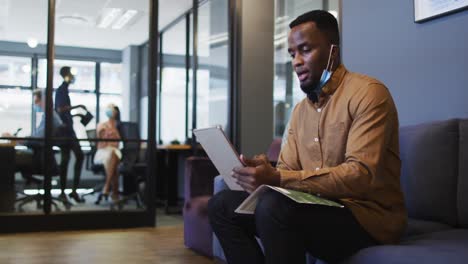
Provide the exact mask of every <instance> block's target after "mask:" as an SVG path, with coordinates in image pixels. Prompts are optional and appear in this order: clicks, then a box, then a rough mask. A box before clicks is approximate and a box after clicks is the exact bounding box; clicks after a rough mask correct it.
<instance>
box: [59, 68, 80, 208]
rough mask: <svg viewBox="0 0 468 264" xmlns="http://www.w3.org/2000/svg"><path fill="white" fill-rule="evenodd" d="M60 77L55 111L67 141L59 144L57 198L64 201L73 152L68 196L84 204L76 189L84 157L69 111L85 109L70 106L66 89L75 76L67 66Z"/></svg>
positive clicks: (61, 71)
mask: <svg viewBox="0 0 468 264" xmlns="http://www.w3.org/2000/svg"><path fill="white" fill-rule="evenodd" d="M60 75H61V76H62V78H63V83H62V84H61V85H60V87H59V88H58V89H57V91H56V93H55V110H56V111H57V113H58V114H59V115H60V118H61V119H62V122H63V124H64V126H65V128H64V129H63V133H62V135H61V136H62V137H64V138H67V139H68V140H67V141H64V142H60V150H61V154H62V155H61V156H62V158H61V160H60V185H61V186H60V187H61V189H62V192H61V194H60V196H59V197H60V198H63V199H66V195H65V189H66V186H67V171H68V163H69V162H70V151H73V153H74V154H75V166H74V177H73V189H72V192H71V193H70V194H69V196H70V198H72V199H74V200H75V201H76V202H78V203H82V202H84V199H82V198H81V197H80V196H79V195H78V193H77V192H76V189H77V188H78V185H79V183H80V177H81V169H82V166H83V159H84V156H83V151H82V150H81V146H80V143H79V141H78V139H77V137H76V134H75V131H74V130H73V117H72V115H71V113H70V111H71V110H73V109H75V108H79V107H81V108H83V109H85V110H86V107H85V106H83V105H76V106H72V105H71V102H70V95H69V92H68V87H69V86H70V84H71V83H74V81H75V76H74V75H73V74H72V73H71V68H70V67H68V66H64V67H62V68H61V69H60Z"/></svg>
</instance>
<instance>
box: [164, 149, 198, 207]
mask: <svg viewBox="0 0 468 264" xmlns="http://www.w3.org/2000/svg"><path fill="white" fill-rule="evenodd" d="M191 150H192V147H191V146H190V145H160V146H158V154H159V157H158V159H159V162H158V165H160V166H162V168H158V176H162V177H158V178H159V179H157V181H156V184H157V185H159V186H156V190H157V192H159V193H160V194H163V197H164V196H165V197H164V198H165V199H166V205H165V207H166V208H165V210H166V213H167V214H170V213H180V212H181V208H179V207H178V201H179V195H178V193H179V192H178V183H179V181H178V177H179V161H182V162H181V164H183V163H184V162H183V161H184V160H185V157H186V156H188V155H190V153H191ZM159 197H161V196H160V195H159Z"/></svg>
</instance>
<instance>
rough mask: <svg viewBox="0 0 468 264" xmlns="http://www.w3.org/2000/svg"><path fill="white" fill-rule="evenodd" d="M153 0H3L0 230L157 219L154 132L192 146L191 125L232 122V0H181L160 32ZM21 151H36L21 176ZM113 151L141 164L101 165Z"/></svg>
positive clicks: (169, 140)
mask: <svg viewBox="0 0 468 264" xmlns="http://www.w3.org/2000/svg"><path fill="white" fill-rule="evenodd" d="M158 2H159V1H157V0H140V1H94V0H85V1H78V2H76V1H72V0H60V1H56V0H18V1H9V6H8V8H5V9H3V10H4V11H2V12H5V13H7V14H6V16H7V17H8V20H9V21H8V26H6V27H0V33H1V34H0V95H1V96H0V120H1V121H2V129H3V130H4V131H1V132H2V133H3V134H2V137H1V139H0V152H1V153H0V155H1V156H2V159H1V162H0V169H2V171H3V172H4V175H2V179H1V180H2V182H1V184H0V193H1V195H0V196H1V199H0V232H5V231H9V232H11V231H39V230H41V231H42V230H60V229H86V228H113V227H131V226H151V225H154V224H155V212H156V210H155V206H156V203H155V201H156V200H155V197H156V193H155V192H157V190H158V188H157V187H156V181H155V179H156V177H157V175H156V172H157V170H156V168H155V166H156V165H155V164H158V162H157V160H156V147H157V144H156V143H157V142H158V143H159V144H160V145H168V144H169V145H170V144H177V143H181V144H183V143H186V144H187V146H189V145H190V142H191V137H192V133H191V129H193V128H196V127H206V126H214V125H221V126H223V128H225V129H226V131H229V129H228V126H229V124H230V122H231V121H230V120H229V118H228V116H229V114H228V106H229V100H231V99H230V98H229V96H228V95H229V94H230V92H229V89H230V83H229V80H230V78H229V67H228V66H229V63H230V60H229V48H230V47H229V45H228V43H229V37H228V27H229V23H228V20H229V15H228V14H231V13H232V12H229V4H228V3H229V1H228V0H221V1H220V0H217V1H214V0H212V1H196V0H194V1H189V0H187V1H181V2H180V3H182V2H184V4H185V7H184V8H186V9H185V10H187V11H186V12H185V13H183V12H182V13H183V14H182V15H181V16H180V17H179V18H176V19H174V18H171V20H170V21H173V22H170V23H166V24H165V25H164V28H163V29H161V30H160V31H158V30H157V28H158V17H157V12H158V8H159V4H158ZM193 3H195V7H193V5H192V4H193ZM165 15H167V14H165ZM20 18H21V19H22V21H16V20H15V19H20ZM0 23H2V21H0ZM13 25H14V26H13ZM0 26H1V24H0ZM159 40H161V41H159ZM158 46H161V47H160V49H159V50H158ZM159 60H161V64H160V65H159V62H158V61H159ZM158 66H159V67H158ZM156 77H158V80H156ZM36 89H39V90H37V91H38V92H36V93H39V95H40V96H41V99H42V101H40V100H38V99H37V98H36V96H34V94H35V92H34V91H35V90H36ZM157 104H158V105H157ZM194 106H195V107H194ZM117 109H118V110H119V112H120V114H119V115H117V114H116V113H117ZM156 122H157V127H156ZM114 125H115V130H114V129H113V128H114ZM41 130H42V131H44V132H41V133H42V134H41V133H36V132H37V131H41ZM31 135H33V136H34V137H33V138H30V137H29V136H31ZM116 135H118V136H116ZM156 139H158V141H156ZM26 140H28V141H31V142H33V141H34V142H37V143H39V144H38V146H39V151H36V150H35V149H33V147H32V146H29V145H27V144H24V143H25V142H26ZM107 147H110V148H107ZM162 147H164V146H162ZM103 149H111V151H107V150H105V151H100V152H101V154H98V152H99V150H103ZM21 150H24V151H25V152H29V153H30V154H31V153H33V155H36V154H34V153H38V155H39V156H32V157H33V161H34V162H35V163H34V165H33V167H32V169H29V171H27V173H25V176H23V175H22V173H20V172H18V171H19V170H18V169H17V167H16V165H15V163H16V162H17V156H18V152H19V151H21ZM116 150H119V151H116ZM35 151H36V152H35ZM158 153H160V151H159V150H158ZM20 155H21V154H20ZM158 155H159V154H158ZM116 157H117V158H118V159H117V161H119V162H118V163H119V164H123V166H127V165H128V164H130V165H132V164H133V165H135V164H134V163H138V164H137V165H138V166H129V167H122V166H115V164H114V167H112V168H113V169H109V168H111V167H110V165H109V164H110V163H106V164H107V166H103V164H104V162H106V161H108V160H111V158H112V159H115V158H116ZM127 159H128V160H127ZM114 161H115V160H114ZM28 162H29V161H28ZM158 172H159V170H158ZM29 174H31V175H32V177H33V179H35V180H29V179H28V178H27V177H28V176H27V175H29ZM115 174H118V177H117V179H116V178H115V177H114V178H112V177H110V176H113V175H114V176H115ZM36 180H37V181H36ZM182 184H183V183H182ZM180 186H183V185H181V184H179V185H178V187H180ZM178 189H180V188H178ZM179 193H180V190H179ZM176 195H177V194H176ZM22 198H25V199H24V200H21V201H24V204H22V206H21V208H20V207H19V203H18V200H20V199H22ZM21 203H22V202H21ZM12 227H13V228H12Z"/></svg>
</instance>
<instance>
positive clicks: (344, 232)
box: [255, 191, 376, 263]
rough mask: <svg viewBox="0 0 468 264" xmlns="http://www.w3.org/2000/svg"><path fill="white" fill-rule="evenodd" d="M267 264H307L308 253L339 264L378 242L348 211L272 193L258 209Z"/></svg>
mask: <svg viewBox="0 0 468 264" xmlns="http://www.w3.org/2000/svg"><path fill="white" fill-rule="evenodd" d="M255 221H256V230H257V233H258V235H259V237H260V239H261V241H262V244H263V246H264V250H265V261H266V263H305V253H306V252H309V253H311V255H313V256H314V257H316V258H319V259H322V260H325V261H326V262H328V263H337V262H339V261H341V260H343V259H344V258H346V257H348V256H350V255H352V254H354V253H355V252H357V251H358V250H360V249H362V248H365V247H369V246H373V245H375V244H376V241H375V240H374V239H373V238H372V237H371V236H370V235H369V234H368V233H367V232H366V231H365V230H364V229H363V228H362V227H361V225H360V224H359V223H358V222H357V221H356V219H355V218H354V216H353V214H352V213H351V211H350V210H349V209H347V208H338V207H330V206H322V205H307V204H299V203H296V202H294V201H292V200H290V199H289V198H287V197H286V196H284V195H282V194H280V193H278V192H274V191H268V192H266V193H264V194H263V195H262V196H261V197H260V199H259V202H258V204H257V207H256V210H255Z"/></svg>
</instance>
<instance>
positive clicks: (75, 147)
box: [60, 136, 84, 193]
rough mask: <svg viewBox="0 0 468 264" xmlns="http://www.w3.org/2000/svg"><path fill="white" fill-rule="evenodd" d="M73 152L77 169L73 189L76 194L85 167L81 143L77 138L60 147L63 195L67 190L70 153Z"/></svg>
mask: <svg viewBox="0 0 468 264" xmlns="http://www.w3.org/2000/svg"><path fill="white" fill-rule="evenodd" d="M71 151H73V154H75V167H74V177H73V189H72V192H76V189H77V188H78V185H79V184H80V177H81V169H82V167H83V159H84V155H83V151H82V150H81V146H80V142H79V141H78V139H77V138H76V136H75V137H72V138H71V139H70V140H69V141H67V143H66V144H64V145H62V146H60V152H61V154H62V155H61V156H62V158H61V160H60V187H61V189H62V193H63V192H64V191H65V189H66V188H67V173H68V163H69V162H70V152H71Z"/></svg>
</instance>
